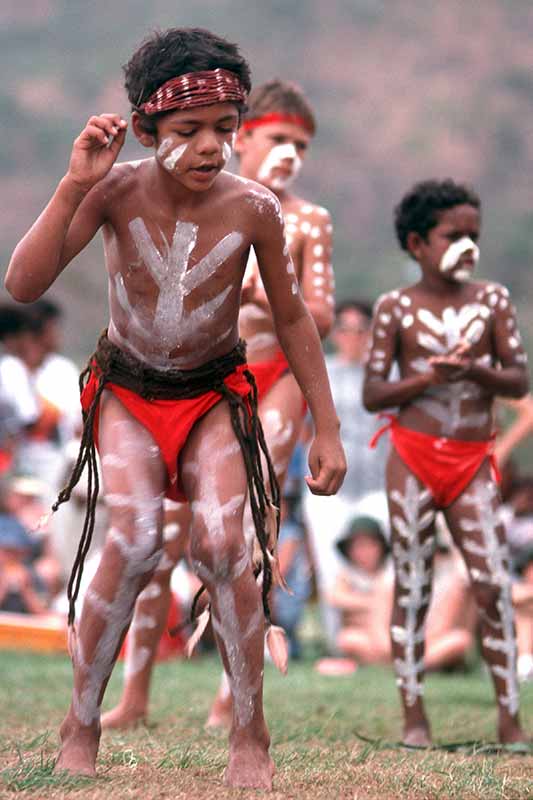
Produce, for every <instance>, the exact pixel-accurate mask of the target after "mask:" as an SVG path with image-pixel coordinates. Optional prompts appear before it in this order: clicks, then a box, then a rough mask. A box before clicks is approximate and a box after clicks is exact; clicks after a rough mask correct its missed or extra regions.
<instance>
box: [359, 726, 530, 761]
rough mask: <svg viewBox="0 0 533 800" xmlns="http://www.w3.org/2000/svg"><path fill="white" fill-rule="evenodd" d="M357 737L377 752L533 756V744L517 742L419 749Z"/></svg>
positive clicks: (457, 743) (464, 744) (476, 743)
mask: <svg viewBox="0 0 533 800" xmlns="http://www.w3.org/2000/svg"><path fill="white" fill-rule="evenodd" d="M354 733H355V735H356V737H357V738H358V739H360V740H361V741H362V742H365V744H366V745H367V746H368V745H370V746H372V748H373V749H375V750H415V751H419V750H423V751H425V752H430V751H431V752H443V753H461V754H462V755H468V756H478V755H484V756H487V755H491V756H497V755H507V756H509V755H515V756H529V755H533V742H531V743H528V742H516V743H514V744H500V743H499V742H482V741H475V740H471V741H465V742H442V743H440V744H432V745H431V747H417V746H415V745H409V744H403V742H386V741H383V739H371V738H369V737H368V736H363V734H361V733H359V732H358V731H354Z"/></svg>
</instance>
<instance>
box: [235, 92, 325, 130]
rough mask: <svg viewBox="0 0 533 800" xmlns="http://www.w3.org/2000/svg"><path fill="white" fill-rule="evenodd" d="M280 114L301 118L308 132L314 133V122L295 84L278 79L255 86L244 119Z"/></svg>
mask: <svg viewBox="0 0 533 800" xmlns="http://www.w3.org/2000/svg"><path fill="white" fill-rule="evenodd" d="M273 112H281V113H282V114H297V115H298V116H300V117H302V118H303V119H304V120H305V122H306V124H307V127H308V128H309V130H310V132H311V133H312V134H313V135H314V134H315V132H316V120H315V115H314V114H313V109H312V108H311V106H310V104H309V102H308V100H307V98H306V97H305V95H304V93H303V90H302V89H301V88H300V87H299V86H298V84H296V83H292V82H291V81H282V80H279V79H278V78H275V79H274V80H271V81H267V82H266V83H263V84H261V86H256V88H255V89H254V90H253V91H252V93H251V94H250V97H249V98H248V111H247V112H246V119H258V118H259V117H262V116H264V115H265V114H271V113H273Z"/></svg>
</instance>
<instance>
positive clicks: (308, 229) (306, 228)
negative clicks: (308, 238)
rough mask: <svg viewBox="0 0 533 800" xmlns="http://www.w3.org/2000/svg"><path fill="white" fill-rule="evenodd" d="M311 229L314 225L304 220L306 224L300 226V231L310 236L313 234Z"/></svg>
mask: <svg viewBox="0 0 533 800" xmlns="http://www.w3.org/2000/svg"><path fill="white" fill-rule="evenodd" d="M311 229H312V225H311V223H310V222H308V221H307V220H304V222H302V224H301V225H300V230H301V232H302V233H305V234H308V233H310V232H311Z"/></svg>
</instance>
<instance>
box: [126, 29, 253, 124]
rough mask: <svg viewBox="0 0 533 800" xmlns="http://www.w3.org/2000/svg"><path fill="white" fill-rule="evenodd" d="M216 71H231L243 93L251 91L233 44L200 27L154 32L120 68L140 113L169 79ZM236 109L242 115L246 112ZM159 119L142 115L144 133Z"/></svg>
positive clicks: (244, 64) (245, 68) (244, 65)
mask: <svg viewBox="0 0 533 800" xmlns="http://www.w3.org/2000/svg"><path fill="white" fill-rule="evenodd" d="M217 68H220V69H227V70H229V71H230V72H234V73H235V74H236V75H237V76H238V77H239V80H240V82H241V83H242V85H243V86H244V88H245V89H246V91H247V92H249V91H250V88H251V77H250V67H249V66H248V63H247V61H246V59H245V58H243V56H242V55H241V54H240V53H239V50H238V47H237V45H236V44H232V43H231V42H228V41H227V40H226V39H223V38H222V37H221V36H217V35H216V34H214V33H211V32H210V31H207V30H204V29H203V28H169V29H168V30H165V31H154V32H153V33H152V35H151V36H149V37H148V38H147V39H145V40H144V41H143V42H142V44H141V45H140V47H138V48H137V50H136V51H135V52H134V54H133V55H132V57H131V58H130V60H129V61H128V63H127V64H125V65H124V66H123V68H122V69H123V70H124V86H125V88H126V92H127V94H128V99H129V101H130V103H131V108H132V111H139V106H140V105H142V104H143V103H144V102H145V101H146V100H148V98H149V97H150V96H151V95H152V94H153V93H154V92H155V91H156V89H158V88H159V87H160V86H161V85H162V84H163V83H165V82H166V81H168V80H170V78H176V77H178V76H179V75H184V74H186V73H187V72H200V71H202V70H211V69H217ZM239 110H240V111H241V112H244V110H245V109H244V108H242V109H239ZM139 113H142V112H139ZM162 113H163V114H164V113H169V112H162ZM159 116H161V115H159V114H157V115H155V114H154V115H152V116H150V117H148V116H146V115H142V123H143V127H144V128H145V130H146V131H147V132H149V133H154V132H155V129H156V128H155V122H154V120H155V119H157V118H158V117H159Z"/></svg>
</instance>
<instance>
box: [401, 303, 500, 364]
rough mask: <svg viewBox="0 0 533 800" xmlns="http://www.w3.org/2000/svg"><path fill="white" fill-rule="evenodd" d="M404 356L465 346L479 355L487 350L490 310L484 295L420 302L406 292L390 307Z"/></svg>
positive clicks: (435, 353) (443, 351) (489, 343)
mask: <svg viewBox="0 0 533 800" xmlns="http://www.w3.org/2000/svg"><path fill="white" fill-rule="evenodd" d="M392 315H394V316H395V317H396V319H397V322H398V323H399V330H400V336H401V348H402V351H403V352H404V354H405V355H406V356H408V357H409V356H414V355H416V356H419V357H424V356H426V357H431V356H439V355H447V354H449V353H451V352H453V351H454V350H456V349H457V348H458V347H461V348H465V347H467V348H468V349H469V350H470V351H472V352H473V353H475V354H476V355H478V356H480V355H483V354H485V353H488V352H489V351H490V347H491V336H490V333H491V328H492V319H493V309H492V308H491V306H490V305H489V304H488V303H487V302H485V301H484V298H476V296H475V295H473V296H472V297H469V298H468V299H466V300H465V301H464V302H461V303H457V302H449V303H448V302H446V301H445V300H444V301H437V302H433V303H428V302H427V301H426V302H421V301H420V300H418V299H417V298H416V297H415V298H411V297H409V296H408V295H407V294H402V295H400V296H399V297H398V303H397V304H396V305H395V306H394V307H393V308H392Z"/></svg>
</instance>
